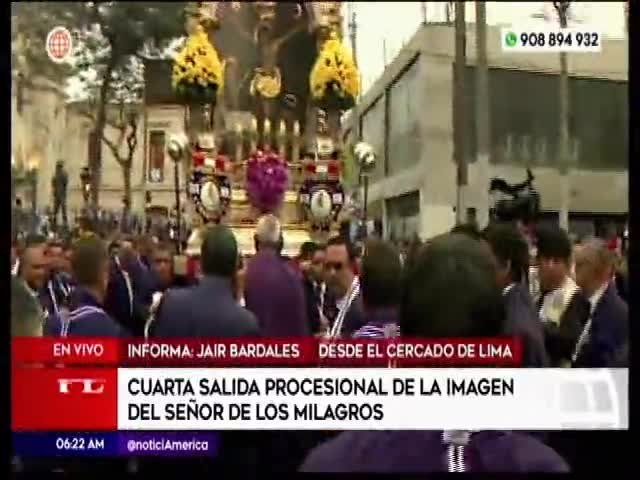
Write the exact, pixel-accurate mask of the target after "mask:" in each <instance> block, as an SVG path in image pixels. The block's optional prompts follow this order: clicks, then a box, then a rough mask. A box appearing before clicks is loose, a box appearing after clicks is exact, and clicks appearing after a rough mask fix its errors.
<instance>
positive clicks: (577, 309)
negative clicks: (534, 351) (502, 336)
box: [536, 227, 590, 367]
mask: <svg viewBox="0 0 640 480" xmlns="http://www.w3.org/2000/svg"><path fill="white" fill-rule="evenodd" d="M536 246H537V249H538V262H537V263H538V275H539V278H540V290H541V291H542V295H541V296H540V299H539V301H538V308H539V315H540V317H541V320H542V321H543V325H544V330H545V347H546V349H547V354H548V355H549V361H550V363H551V366H552V367H567V366H570V365H571V356H572V354H573V351H574V349H575V347H576V344H577V342H578V337H579V336H580V333H581V332H582V329H583V327H584V325H585V324H586V323H587V318H588V317H589V310H590V305H589V300H588V299H587V297H586V296H585V295H584V293H583V292H582V291H581V290H580V287H579V286H578V285H576V283H575V281H574V280H573V279H572V278H571V255H572V247H571V241H570V240H569V236H568V235H567V233H566V232H565V231H564V230H562V229H560V228H558V227H547V228H539V229H538V230H537V231H536Z"/></svg>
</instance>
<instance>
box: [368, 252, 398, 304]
mask: <svg viewBox="0 0 640 480" xmlns="http://www.w3.org/2000/svg"><path fill="white" fill-rule="evenodd" d="M401 283H402V264H401V263H400V254H399V253H398V251H397V250H396V249H395V248H394V247H393V245H391V244H390V243H388V242H384V241H382V240H377V239H373V240H369V241H367V243H366V244H365V247H364V256H363V258H362V267H361V272H360V285H361V289H362V300H363V301H364V304H365V305H366V306H367V307H397V306H398V305H399V303H400V292H401V289H402V285H401Z"/></svg>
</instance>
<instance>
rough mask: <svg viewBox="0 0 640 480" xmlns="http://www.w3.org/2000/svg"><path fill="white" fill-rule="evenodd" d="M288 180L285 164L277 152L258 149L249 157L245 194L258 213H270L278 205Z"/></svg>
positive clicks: (280, 202)
mask: <svg viewBox="0 0 640 480" xmlns="http://www.w3.org/2000/svg"><path fill="white" fill-rule="evenodd" d="M288 180H289V176H288V170H287V166H286V165H285V162H284V160H283V159H282V158H280V156H278V154H277V153H275V152H263V151H260V150H258V151H257V152H255V153H253V154H252V155H251V157H249V160H248V162H247V195H248V196H249V201H250V202H251V204H252V205H253V206H254V207H255V208H256V209H258V210H259V211H260V213H272V212H275V211H276V210H277V209H278V207H280V205H281V204H282V201H283V199H284V193H285V191H286V189H287V182H288Z"/></svg>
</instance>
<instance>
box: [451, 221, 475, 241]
mask: <svg viewBox="0 0 640 480" xmlns="http://www.w3.org/2000/svg"><path fill="white" fill-rule="evenodd" d="M450 233H452V234H459V235H466V236H467V237H469V238H471V239H473V240H483V236H482V233H481V232H480V231H479V230H478V228H477V227H476V226H475V225H472V224H470V223H464V224H460V225H456V226H455V227H453V228H452V229H451V232H450Z"/></svg>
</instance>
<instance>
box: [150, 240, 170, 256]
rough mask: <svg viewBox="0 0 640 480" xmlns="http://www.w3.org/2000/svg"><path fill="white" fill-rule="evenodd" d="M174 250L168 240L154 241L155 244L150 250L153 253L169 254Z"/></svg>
mask: <svg viewBox="0 0 640 480" xmlns="http://www.w3.org/2000/svg"><path fill="white" fill-rule="evenodd" d="M174 251H175V247H174V246H173V244H171V243H168V242H159V243H156V244H155V245H153V248H152V250H151V252H152V254H155V252H169V255H173V253H174Z"/></svg>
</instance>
